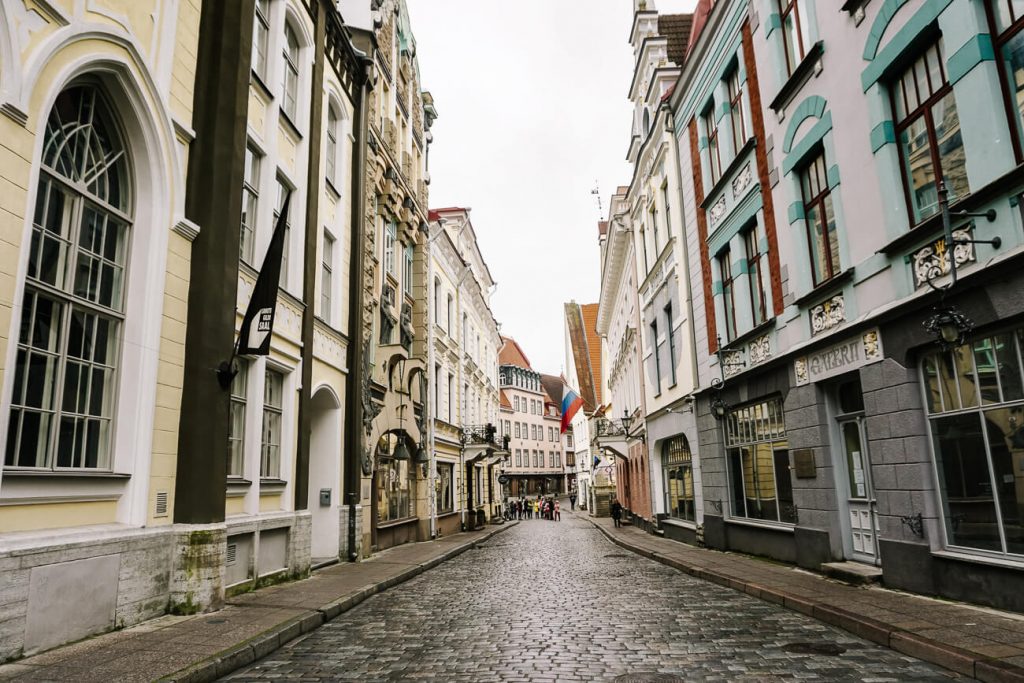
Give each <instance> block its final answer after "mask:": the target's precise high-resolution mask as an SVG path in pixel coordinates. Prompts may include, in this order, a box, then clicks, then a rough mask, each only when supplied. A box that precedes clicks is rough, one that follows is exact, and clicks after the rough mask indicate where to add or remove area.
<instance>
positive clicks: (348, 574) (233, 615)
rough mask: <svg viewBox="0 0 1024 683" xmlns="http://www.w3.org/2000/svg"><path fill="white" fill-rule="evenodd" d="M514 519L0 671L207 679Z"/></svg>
mask: <svg viewBox="0 0 1024 683" xmlns="http://www.w3.org/2000/svg"><path fill="white" fill-rule="evenodd" d="M514 525H515V522H513V523H511V524H509V523H506V524H504V525H499V526H489V527H487V528H486V529H483V530H481V531H473V532H466V533H459V534H454V535H452V536H446V537H443V538H439V539H437V540H435V541H429V542H424V543H410V544H407V545H402V546H398V547H396V548H391V549H389V550H385V551H383V552H381V553H378V554H377V555H375V556H373V557H372V558H370V559H368V560H366V561H364V562H359V563H354V564H352V563H343V564H335V565H332V566H330V567H326V568H324V569H321V570H318V571H316V572H314V573H313V575H312V576H311V577H310V578H308V579H304V580H301V581H294V582H291V583H284V584H280V585H277V586H271V587H268V588H263V589H260V590H257V591H254V592H251V593H245V594H242V595H239V596H237V597H234V598H230V599H228V600H227V601H226V604H225V606H224V608H223V609H221V610H219V611H217V612H211V613H208V614H199V615H194V616H188V617H178V616H165V617H160V618H158V619H153V620H152V621H148V622H145V623H143V624H140V625H139V626H136V627H133V628H130V629H125V630H123V631H114V632H112V633H107V634H104V635H101V636H97V637H95V638H90V639H87V640H84V641H81V642H79V643H74V644H71V645H66V646H64V647H59V648H56V649H54V650H50V651H48V652H44V653H42V654H39V655H35V656H32V657H27V658H25V659H21V660H18V661H17V662H14V663H11V664H6V665H3V666H0V680H2V681H9V680H10V681H76V682H77V683H93V682H95V683H110V682H111V681H118V682H119V683H120V682H122V681H124V682H129V681H154V680H160V681H175V682H181V683H186V682H187V683H193V682H197V681H212V680H214V679H216V678H218V677H220V676H224V675H227V674H229V673H231V672H233V671H235V670H236V669H239V668H241V667H244V666H246V665H248V664H251V663H252V662H254V661H256V660H257V659H260V658H261V657H265V656H266V655H268V654H270V653H271V652H273V651H274V650H276V649H278V648H279V647H281V646H283V645H284V644H285V643H287V642H288V641H290V640H292V639H294V638H297V637H298V636H300V635H302V634H304V633H308V632H310V631H312V630H314V629H316V628H318V627H319V626H320V625H321V624H323V623H325V622H327V621H330V620H331V619H334V618H335V617H336V616H338V615H339V614H341V613H342V612H345V611H346V610H349V609H351V608H352V607H354V606H356V605H358V604H359V603H361V602H362V601H363V600H365V599H366V598H368V597H370V596H371V595H373V594H375V593H378V592H380V591H382V590H384V589H386V588H390V587H391V586H394V585H395V584H398V583H401V582H403V581H406V580H408V579H410V578H412V577H414V576H416V575H417V574H421V573H422V572H424V571H426V570H427V569H430V568H431V567H434V566H436V565H438V564H440V563H442V562H444V561H445V560H448V559H451V558H452V557H455V556H456V555H459V554H461V553H462V552H464V551H466V550H469V549H470V548H472V547H474V546H476V545H478V544H480V543H483V542H484V541H486V540H488V539H489V538H491V537H492V536H494V535H495V534H497V533H500V532H501V531H504V530H506V529H508V528H510V527H511V526H514Z"/></svg>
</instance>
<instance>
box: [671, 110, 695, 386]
mask: <svg viewBox="0 0 1024 683" xmlns="http://www.w3.org/2000/svg"><path fill="white" fill-rule="evenodd" d="M662 109H663V110H664V111H665V114H666V116H665V132H666V133H668V136H669V139H670V140H672V144H671V148H672V152H673V156H674V157H675V164H673V166H674V168H675V172H676V178H678V179H679V180H678V182H677V183H676V191H677V192H678V193H679V220H680V221H681V222H682V224H683V230H682V234H681V235H680V238H681V239H682V247H683V264H684V265H685V267H686V321H687V327H689V328H690V348H691V349H692V351H691V353H690V370H691V371H692V372H693V390H695V389H696V388H697V386H698V385H699V384H700V377H699V375H698V374H697V373H698V364H697V328H696V326H695V325H694V318H693V283H692V282H691V281H690V245H689V244H688V243H687V241H686V200H685V198H684V197H683V182H682V177H683V169H682V168H681V167H680V165H679V162H680V159H681V158H682V157H681V156H680V154H679V138H677V137H676V131H675V127H674V126H673V123H674V122H675V116H674V112H673V111H672V107H671V105H669V104H668V103H666V104H665V105H663V106H662ZM670 227H671V226H670ZM693 390H691V392H690V393H691V394H692V393H693Z"/></svg>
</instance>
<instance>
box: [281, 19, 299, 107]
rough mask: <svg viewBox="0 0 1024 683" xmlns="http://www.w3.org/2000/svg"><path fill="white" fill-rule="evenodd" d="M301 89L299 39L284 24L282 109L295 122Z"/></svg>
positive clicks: (291, 29) (289, 27)
mask: <svg viewBox="0 0 1024 683" xmlns="http://www.w3.org/2000/svg"><path fill="white" fill-rule="evenodd" d="M298 90H299V39H298V38H296V37H295V30H294V29H293V28H292V27H291V25H289V24H287V23H286V24H285V25H284V76H283V77H282V82H281V109H282V110H283V111H284V113H285V114H287V115H288V118H289V119H291V120H292V123H295V118H296V110H295V107H296V104H297V103H298V97H299V96H298Z"/></svg>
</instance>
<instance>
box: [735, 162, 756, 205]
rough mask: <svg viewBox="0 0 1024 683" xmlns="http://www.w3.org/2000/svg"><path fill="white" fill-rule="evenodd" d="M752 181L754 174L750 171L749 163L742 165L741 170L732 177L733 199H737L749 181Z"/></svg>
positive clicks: (748, 184) (748, 185)
mask: <svg viewBox="0 0 1024 683" xmlns="http://www.w3.org/2000/svg"><path fill="white" fill-rule="evenodd" d="M753 181H754V175H753V173H751V172H750V163H749V162H747V165H746V166H744V167H743V170H742V171H740V172H739V173H737V174H736V177H735V178H733V179H732V196H733V199H739V197H740V195H742V194H743V191H744V190H746V189H747V188H748V187H750V183H752V182H753Z"/></svg>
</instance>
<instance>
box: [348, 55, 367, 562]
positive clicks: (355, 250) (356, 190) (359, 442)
mask: <svg viewBox="0 0 1024 683" xmlns="http://www.w3.org/2000/svg"><path fill="white" fill-rule="evenodd" d="M360 67H362V69H363V71H362V73H359V74H356V78H357V79H358V80H359V95H358V97H356V101H355V102H354V112H353V117H352V120H353V123H354V125H353V127H352V136H353V138H354V140H353V146H352V148H353V150H354V155H353V161H352V225H351V232H352V240H351V251H350V252H349V253H350V255H351V257H350V259H349V261H350V264H349V283H348V288H349V308H348V332H349V339H350V344H349V353H348V387H347V391H346V396H345V441H346V447H345V463H344V464H345V502H346V503H347V504H348V559H349V561H350V562H355V561H356V560H358V559H359V553H358V552H356V533H357V530H356V508H357V507H358V505H359V499H360V490H359V489H360V486H361V484H362V478H361V472H362V468H361V463H360V459H361V458H362V453H363V390H364V389H363V381H364V377H363V372H364V369H363V354H364V353H365V350H364V345H365V340H364V338H363V319H362V312H363V285H364V283H363V268H362V262H363V252H364V251H365V249H366V243H365V231H366V226H365V224H364V219H363V215H364V214H365V212H366V193H365V191H364V186H365V184H366V143H367V139H368V135H367V133H368V131H367V119H366V101H367V99H368V96H369V89H370V88H371V87H373V85H372V82H373V76H372V70H373V67H374V64H373V57H372V56H368V55H362V58H361V60H360ZM365 379H368V378H365Z"/></svg>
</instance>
